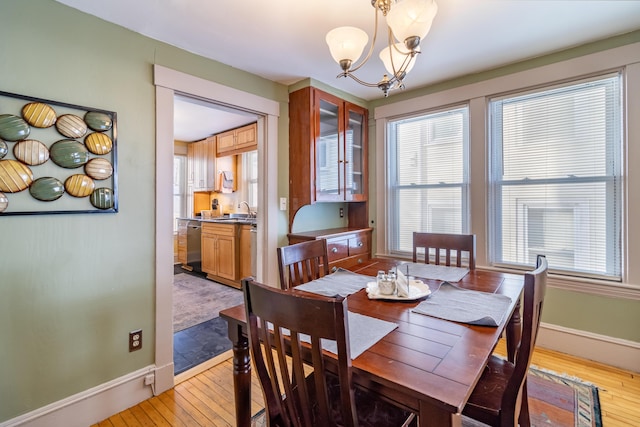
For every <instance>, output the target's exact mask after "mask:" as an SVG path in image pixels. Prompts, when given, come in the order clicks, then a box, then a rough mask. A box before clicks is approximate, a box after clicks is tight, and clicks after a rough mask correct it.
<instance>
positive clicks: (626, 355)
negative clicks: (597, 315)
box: [536, 323, 640, 372]
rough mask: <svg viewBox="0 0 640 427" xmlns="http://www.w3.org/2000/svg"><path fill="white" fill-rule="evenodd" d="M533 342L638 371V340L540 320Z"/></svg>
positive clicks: (562, 351)
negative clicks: (535, 338) (536, 336)
mask: <svg viewBox="0 0 640 427" xmlns="http://www.w3.org/2000/svg"><path fill="white" fill-rule="evenodd" d="M536 345H537V346H539V347H543V348H548V349H550V350H555V351H559V352H561V353H566V354H570V355H572V356H577V357H581V358H583V359H588V360H593V361H596V362H600V363H604V364H606V365H609V366H615V367H617V368H622V369H626V370H628V371H632V372H640V343H638V342H635V341H629V340H623V339H620V338H614V337H609V336H606V335H600V334H594V333H592V332H586V331H580V330H577V329H571V328H565V327H563V326H558V325H552V324H550V323H541V324H540V330H539V332H538V339H537V341H536Z"/></svg>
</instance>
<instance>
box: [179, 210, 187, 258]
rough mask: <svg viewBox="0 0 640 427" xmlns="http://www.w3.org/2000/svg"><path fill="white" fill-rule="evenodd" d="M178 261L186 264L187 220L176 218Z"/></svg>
mask: <svg viewBox="0 0 640 427" xmlns="http://www.w3.org/2000/svg"><path fill="white" fill-rule="evenodd" d="M178 262H179V263H180V264H183V265H186V264H187V221H183V220H178Z"/></svg>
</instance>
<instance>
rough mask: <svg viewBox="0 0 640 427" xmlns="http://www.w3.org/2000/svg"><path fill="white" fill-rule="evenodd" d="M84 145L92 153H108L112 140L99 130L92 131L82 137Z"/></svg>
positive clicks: (111, 146)
mask: <svg viewBox="0 0 640 427" xmlns="http://www.w3.org/2000/svg"><path fill="white" fill-rule="evenodd" d="M84 145H86V146H87V148H88V149H89V151H91V152H92V153H93V154H99V155H102V154H109V153H110V152H111V149H112V148H113V142H111V138H109V136H108V135H105V134H104V133H100V132H94V133H91V134H89V135H87V137H86V138H85V139H84Z"/></svg>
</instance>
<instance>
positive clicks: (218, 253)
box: [202, 222, 240, 288]
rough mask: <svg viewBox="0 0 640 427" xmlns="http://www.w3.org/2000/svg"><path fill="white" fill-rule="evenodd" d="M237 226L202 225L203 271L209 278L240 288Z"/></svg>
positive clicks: (206, 223)
mask: <svg viewBox="0 0 640 427" xmlns="http://www.w3.org/2000/svg"><path fill="white" fill-rule="evenodd" d="M238 230H239V225H237V224H221V223H212V222H211V223H210V222H203V223H202V271H204V272H205V273H207V278H209V279H211V280H215V281H217V282H220V283H224V284H227V285H230V286H233V287H235V288H240V283H239V282H238V280H239V278H238V273H239V271H240V270H239V254H238V234H239V233H238Z"/></svg>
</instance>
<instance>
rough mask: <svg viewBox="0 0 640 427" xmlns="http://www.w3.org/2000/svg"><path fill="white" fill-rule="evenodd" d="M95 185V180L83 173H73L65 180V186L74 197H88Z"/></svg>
mask: <svg viewBox="0 0 640 427" xmlns="http://www.w3.org/2000/svg"><path fill="white" fill-rule="evenodd" d="M95 187H96V185H95V184H94V182H93V180H92V179H91V178H90V177H88V176H87V175H82V174H77V175H71V176H70V177H69V178H67V179H66V180H65V181H64V188H65V189H66V190H67V193H69V194H71V195H72V196H73V197H87V196H88V195H90V194H91V193H93V189H94V188H95Z"/></svg>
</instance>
